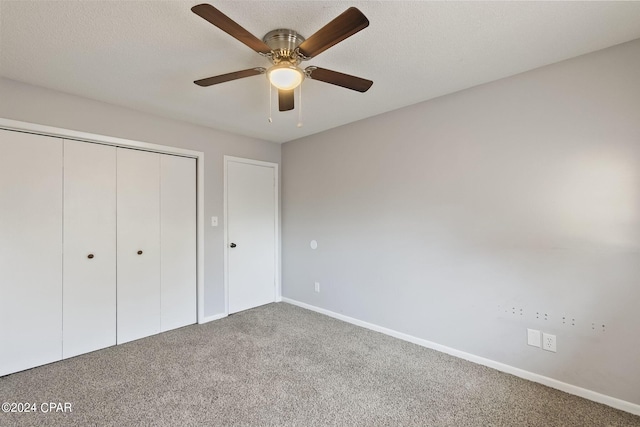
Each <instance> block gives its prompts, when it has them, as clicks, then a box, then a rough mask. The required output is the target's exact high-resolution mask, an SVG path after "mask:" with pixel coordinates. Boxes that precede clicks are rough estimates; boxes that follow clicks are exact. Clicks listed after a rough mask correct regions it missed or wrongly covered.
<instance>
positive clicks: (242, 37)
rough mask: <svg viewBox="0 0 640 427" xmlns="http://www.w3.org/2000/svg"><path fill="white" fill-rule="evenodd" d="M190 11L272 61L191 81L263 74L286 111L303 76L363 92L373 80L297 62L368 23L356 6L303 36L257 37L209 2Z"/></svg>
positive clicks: (285, 32) (276, 32) (208, 83)
mask: <svg viewBox="0 0 640 427" xmlns="http://www.w3.org/2000/svg"><path fill="white" fill-rule="evenodd" d="M191 11H192V12H193V13H195V14H196V15H198V16H200V17H201V18H203V19H206V20H207V21H209V22H210V23H212V24H213V25H215V26H216V27H218V28H220V29H221V30H222V31H224V32H226V33H227V34H229V35H230V36H231V37H234V38H235V39H237V40H238V41H240V42H242V43H244V44H245V45H247V46H249V47H250V48H251V49H253V50H255V51H256V52H258V53H259V54H260V55H262V56H263V57H265V58H267V59H268V60H269V61H270V62H271V64H272V66H271V67H269V68H264V67H255V68H249V69H247V70H242V71H235V72H233V73H227V74H221V75H219V76H214V77H208V78H205V79H200V80H196V81H195V82H194V83H195V84H197V85H199V86H211V85H216V84H218V83H224V82H228V81H231V80H236V79H242V78H245V77H251V76H256V75H259V74H266V75H267V78H268V79H269V82H270V83H271V84H272V85H273V86H274V87H276V88H277V89H278V105H279V110H280V111H288V110H293V108H294V102H293V100H294V93H293V90H294V89H295V88H296V87H298V86H299V85H300V84H301V83H302V81H303V80H304V79H305V77H308V78H310V79H313V80H318V81H321V82H325V83H330V84H333V85H337V86H341V87H344V88H347V89H352V90H355V91H358V92H366V91H367V90H369V88H370V87H371V85H372V84H373V82H372V81H371V80H366V79H363V78H360V77H356V76H351V75H349V74H343V73H339V72H337V71H332V70H327V69H326V68H320V67H314V66H309V67H307V68H305V69H304V70H302V69H301V68H300V67H299V65H300V62H302V61H307V60H309V59H311V58H314V57H316V56H317V55H319V54H320V53H322V52H324V51H325V50H327V49H329V48H330V47H332V46H334V45H336V44H338V43H340V42H341V41H343V40H344V39H346V38H348V37H351V36H352V35H354V34H355V33H357V32H358V31H360V30H363V29H364V28H366V27H367V26H368V25H369V20H368V19H367V17H366V16H364V15H363V14H362V12H360V11H359V10H358V9H356V8H355V7H350V8H349V9H347V10H346V11H345V12H343V13H342V14H341V15H339V16H338V17H336V18H335V19H333V20H332V21H331V22H329V23H328V24H327V25H325V26H324V27H322V28H320V29H319V30H318V31H317V32H315V33H314V34H313V35H312V36H311V37H309V38H307V39H306V40H305V38H304V37H302V36H301V35H300V34H298V33H297V32H295V31H293V30H289V29H277V30H273V31H270V32H268V33H267V34H266V35H265V36H264V37H263V39H262V40H260V39H258V38H257V37H256V36H254V35H253V34H251V33H250V32H248V31H247V30H245V29H244V28H242V27H241V26H240V25H239V24H238V23H237V22H235V21H234V20H232V19H231V18H229V17H228V16H226V15H225V14H224V13H222V12H220V11H219V10H218V9H216V8H215V7H213V6H211V5H210V4H206V3H203V4H199V5H197V6H194V7H192V8H191Z"/></svg>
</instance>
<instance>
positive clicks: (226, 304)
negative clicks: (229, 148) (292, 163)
mask: <svg viewBox="0 0 640 427" xmlns="http://www.w3.org/2000/svg"><path fill="white" fill-rule="evenodd" d="M229 162H237V163H246V164H250V165H256V166H264V167H269V168H273V170H274V171H273V175H274V192H273V194H274V206H275V219H276V220H275V230H274V233H275V240H274V242H275V248H274V249H275V254H276V256H275V261H274V262H275V266H274V267H275V269H274V271H275V276H276V277H275V282H276V283H275V287H276V289H275V295H276V302H280V301H282V283H281V278H280V191H279V189H280V185H279V182H280V181H279V180H280V175H279V173H278V166H279V165H278V164H277V163H271V162H265V161H262V160H253V159H245V158H242V157H234V156H226V155H225V156H224V184H223V185H224V313H225V316H228V315H229V227H228V226H227V224H228V221H227V220H228V207H229V204H228V203H227V196H228V193H227V164H228V163H229Z"/></svg>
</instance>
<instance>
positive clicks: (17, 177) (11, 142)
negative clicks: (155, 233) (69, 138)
mask: <svg viewBox="0 0 640 427" xmlns="http://www.w3.org/2000/svg"><path fill="white" fill-rule="evenodd" d="M0 325H1V327H0V375H6V374H9V373H12V372H17V371H21V370H24V369H28V368H31V367H34V366H38V365H43V364H46V363H50V362H53V361H56V360H60V359H61V358H62V140H60V139H57V138H51V137H45V136H40V135H32V134H27V133H20V132H12V131H5V130H0Z"/></svg>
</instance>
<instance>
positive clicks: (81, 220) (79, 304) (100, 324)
mask: <svg viewBox="0 0 640 427" xmlns="http://www.w3.org/2000/svg"><path fill="white" fill-rule="evenodd" d="M63 258H64V263H63V265H64V268H63V272H64V273H63V291H64V292H63V307H64V310H63V322H62V324H63V357H64V358H67V357H72V356H76V355H78V354H82V353H88V352H90V351H94V350H98V349H101V348H104V347H108V346H111V345H115V344H116V148H115V147H110V146H107V145H99V144H89V143H85V142H78V141H69V140H65V141H64V257H63Z"/></svg>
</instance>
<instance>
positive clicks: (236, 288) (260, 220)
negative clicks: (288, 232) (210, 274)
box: [226, 159, 276, 313]
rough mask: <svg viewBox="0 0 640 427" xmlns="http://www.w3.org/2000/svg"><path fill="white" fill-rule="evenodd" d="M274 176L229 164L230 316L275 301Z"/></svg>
mask: <svg viewBox="0 0 640 427" xmlns="http://www.w3.org/2000/svg"><path fill="white" fill-rule="evenodd" d="M275 171H276V169H275V165H274V166H268V165H258V164H251V163H244V162H241V161H233V160H230V159H229V160H227V177H226V178H227V181H226V182H227V224H226V226H227V236H228V243H229V247H228V248H227V250H228V255H227V262H228V267H227V272H228V288H229V297H228V298H229V313H236V312H238V311H242V310H246V309H249V308H252V307H257V306H259V305H263V304H268V303H270V302H274V301H275V296H276V269H275V267H276V249H275V248H276V215H275V212H276V197H275V195H276V189H275V182H276V180H275V177H276V176H275Z"/></svg>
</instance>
